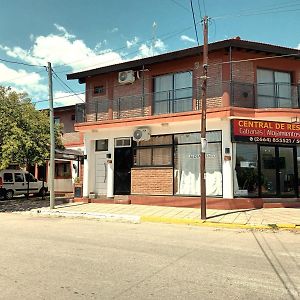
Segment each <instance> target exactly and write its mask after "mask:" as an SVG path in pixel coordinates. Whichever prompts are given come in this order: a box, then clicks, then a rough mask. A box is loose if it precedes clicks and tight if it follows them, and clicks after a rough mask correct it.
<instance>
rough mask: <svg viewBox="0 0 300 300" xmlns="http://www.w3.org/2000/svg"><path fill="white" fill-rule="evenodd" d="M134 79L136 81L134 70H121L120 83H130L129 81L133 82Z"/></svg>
mask: <svg viewBox="0 0 300 300" xmlns="http://www.w3.org/2000/svg"><path fill="white" fill-rule="evenodd" d="M134 81H135V76H134V71H133V70H128V71H123V72H119V83H121V84H128V83H133V82H134Z"/></svg>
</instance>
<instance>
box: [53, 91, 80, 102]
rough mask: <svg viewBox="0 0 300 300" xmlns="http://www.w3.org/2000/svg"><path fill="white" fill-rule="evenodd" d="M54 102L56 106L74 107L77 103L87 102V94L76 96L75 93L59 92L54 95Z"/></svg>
mask: <svg viewBox="0 0 300 300" xmlns="http://www.w3.org/2000/svg"><path fill="white" fill-rule="evenodd" d="M80 99H81V100H80ZM53 101H54V104H55V106H68V105H74V104H76V103H83V102H85V94H80V95H74V94H73V93H66V92H62V91H57V92H55V93H54V95H53Z"/></svg>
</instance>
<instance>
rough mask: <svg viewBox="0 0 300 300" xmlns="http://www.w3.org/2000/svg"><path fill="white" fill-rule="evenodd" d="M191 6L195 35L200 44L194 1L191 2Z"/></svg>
mask: <svg viewBox="0 0 300 300" xmlns="http://www.w3.org/2000/svg"><path fill="white" fill-rule="evenodd" d="M190 4H191V10H192V15H193V21H194V29H195V34H196V39H197V44H198V46H199V45H200V44H199V38H198V31H197V26H196V20H195V13H194V7H193V0H190Z"/></svg>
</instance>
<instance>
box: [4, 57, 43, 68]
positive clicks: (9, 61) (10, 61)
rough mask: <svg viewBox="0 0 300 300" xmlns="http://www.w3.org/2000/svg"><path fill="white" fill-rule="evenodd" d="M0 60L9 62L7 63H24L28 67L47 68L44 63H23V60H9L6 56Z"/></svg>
mask: <svg viewBox="0 0 300 300" xmlns="http://www.w3.org/2000/svg"><path fill="white" fill-rule="evenodd" d="M0 61H3V62H7V63H10V64H17V65H23V66H27V67H39V68H46V66H43V65H33V64H27V63H23V62H20V61H15V60H8V59H4V58H0Z"/></svg>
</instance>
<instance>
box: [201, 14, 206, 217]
mask: <svg viewBox="0 0 300 300" xmlns="http://www.w3.org/2000/svg"><path fill="white" fill-rule="evenodd" d="M207 20H208V18H207V16H204V18H203V20H202V22H203V37H204V43H203V75H202V76H201V78H202V80H203V82H202V86H201V89H202V102H201V160H200V178H201V220H206V169H205V153H206V148H207V140H206V89H207V68H208V25H207Z"/></svg>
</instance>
